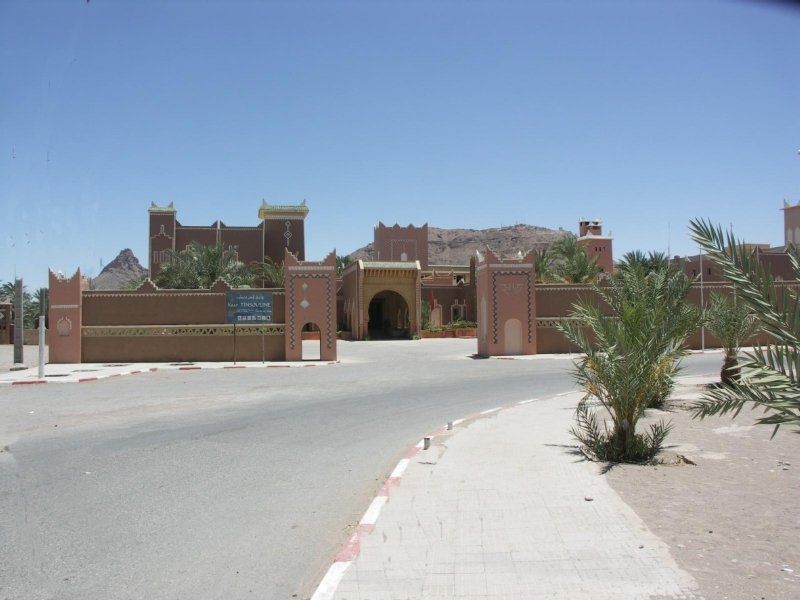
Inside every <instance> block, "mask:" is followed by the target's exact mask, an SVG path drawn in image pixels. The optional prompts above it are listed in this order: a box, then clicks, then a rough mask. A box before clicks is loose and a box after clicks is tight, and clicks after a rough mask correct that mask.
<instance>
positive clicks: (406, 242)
mask: <svg viewBox="0 0 800 600" xmlns="http://www.w3.org/2000/svg"><path fill="white" fill-rule="evenodd" d="M373 247H374V254H375V256H374V259H375V260H376V261H378V262H397V261H399V262H414V261H415V260H418V261H419V266H420V267H421V268H422V270H423V271H425V270H427V268H428V224H427V223H425V224H424V225H423V226H422V227H414V226H413V225H409V226H408V227H400V225H398V224H397V223H395V224H394V225H393V226H392V227H387V226H386V225H384V224H383V223H378V225H377V227H375V234H374V244H373Z"/></svg>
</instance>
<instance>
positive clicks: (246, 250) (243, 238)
mask: <svg viewBox="0 0 800 600" xmlns="http://www.w3.org/2000/svg"><path fill="white" fill-rule="evenodd" d="M219 237H220V244H221V245H222V247H223V248H224V249H228V247H232V248H233V249H234V250H235V251H236V253H237V255H238V258H239V260H240V261H242V262H243V263H244V264H246V265H247V264H250V263H251V262H261V261H262V260H263V259H264V228H263V226H259V227H228V226H227V225H224V224H223V225H222V226H221V227H220V231H219Z"/></svg>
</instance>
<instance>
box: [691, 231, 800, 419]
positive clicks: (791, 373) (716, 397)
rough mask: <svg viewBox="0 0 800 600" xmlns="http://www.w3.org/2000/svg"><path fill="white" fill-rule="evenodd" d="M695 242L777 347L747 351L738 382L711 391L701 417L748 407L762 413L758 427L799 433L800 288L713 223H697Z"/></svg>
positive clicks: (797, 263)
mask: <svg viewBox="0 0 800 600" xmlns="http://www.w3.org/2000/svg"><path fill="white" fill-rule="evenodd" d="M689 230H690V231H691V235H692V238H693V239H694V240H695V241H696V242H697V243H698V244H700V246H701V247H702V248H703V250H705V252H706V253H707V254H708V257H709V258H710V259H711V260H712V261H714V262H715V263H716V264H717V265H718V266H719V267H720V269H721V271H722V274H723V276H724V277H725V278H726V279H727V280H728V281H730V282H731V283H732V284H734V285H735V286H736V295H737V301H741V302H742V303H744V304H746V305H747V306H748V307H749V308H750V309H751V310H752V311H753V313H754V314H755V315H756V317H757V318H758V320H759V322H760V324H761V329H763V330H764V331H765V332H766V333H768V334H769V335H770V336H771V337H772V338H773V340H774V341H773V342H772V343H769V344H766V345H765V346H757V347H756V348H755V349H754V350H753V351H752V352H747V353H745V355H744V360H743V361H742V365H741V368H742V374H741V377H740V379H739V381H736V382H733V383H731V384H730V385H727V386H722V387H719V388H716V389H713V390H711V391H709V392H708V393H707V394H706V395H705V396H704V397H703V398H702V399H701V400H700V401H699V402H697V403H696V404H695V405H694V406H693V412H694V415H695V416H696V417H700V418H703V417H706V416H708V415H715V414H721V415H724V414H727V413H729V412H730V413H732V415H733V416H734V417H735V416H736V415H738V414H739V412H740V411H741V410H742V408H744V406H745V405H752V406H753V407H754V408H755V407H759V408H763V409H764V412H765V413H766V414H765V416H762V417H760V418H758V419H757V422H758V423H761V424H766V425H774V426H775V430H774V431H773V435H774V434H775V432H777V430H778V427H780V426H781V425H782V424H789V425H791V426H792V427H794V428H796V429H797V430H798V431H800V296H798V292H797V290H796V289H790V288H789V287H788V286H781V288H780V289H779V288H778V286H776V285H775V282H774V280H773V278H772V276H771V275H770V273H769V272H768V271H767V270H766V269H765V268H764V266H763V265H762V264H761V261H760V260H759V259H758V257H757V256H756V255H754V254H753V253H752V252H751V251H749V250H747V248H746V247H745V245H744V244H743V243H742V242H741V241H740V240H737V239H736V238H735V236H734V235H733V232H728V233H723V231H722V228H721V227H719V226H716V227H715V226H714V225H712V224H711V222H710V221H704V220H701V219H697V220H694V221H692V222H691V223H690V225H689ZM787 253H788V255H789V259H790V260H791V263H792V268H793V270H794V273H795V276H796V278H797V280H800V256H799V255H798V251H797V248H795V247H794V246H792V245H790V246H789V247H788V248H787Z"/></svg>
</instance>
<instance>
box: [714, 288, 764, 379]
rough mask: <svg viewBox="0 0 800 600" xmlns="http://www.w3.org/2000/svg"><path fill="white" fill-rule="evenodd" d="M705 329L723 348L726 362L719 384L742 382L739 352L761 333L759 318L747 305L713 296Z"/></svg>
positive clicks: (734, 299) (716, 294) (717, 295)
mask: <svg viewBox="0 0 800 600" xmlns="http://www.w3.org/2000/svg"><path fill="white" fill-rule="evenodd" d="M705 316H706V326H707V327H708V329H709V330H710V331H711V333H713V334H714V336H715V337H716V338H717V339H718V340H719V341H720V343H721V344H722V349H723V351H724V353H725V359H724V361H723V364H722V371H721V372H720V380H721V381H722V383H724V384H725V385H730V384H732V383H735V382H737V381H739V374H740V369H739V360H738V355H739V349H740V348H741V346H742V343H743V342H744V341H745V340H747V339H748V338H751V337H753V335H755V333H756V332H757V331H758V329H759V323H758V318H757V317H756V315H755V313H753V311H752V309H751V308H750V307H749V306H748V305H747V304H746V303H744V302H738V301H737V299H736V297H735V296H734V298H733V300H730V299H729V298H726V297H725V296H723V295H722V294H719V293H716V292H713V293H712V294H711V298H710V299H709V305H708V308H707V309H706V315H705Z"/></svg>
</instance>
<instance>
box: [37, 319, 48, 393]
mask: <svg viewBox="0 0 800 600" xmlns="http://www.w3.org/2000/svg"><path fill="white" fill-rule="evenodd" d="M44 321H45V319H44V315H39V379H44V346H45V333H46V331H47V330H46V329H45V322H44Z"/></svg>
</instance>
